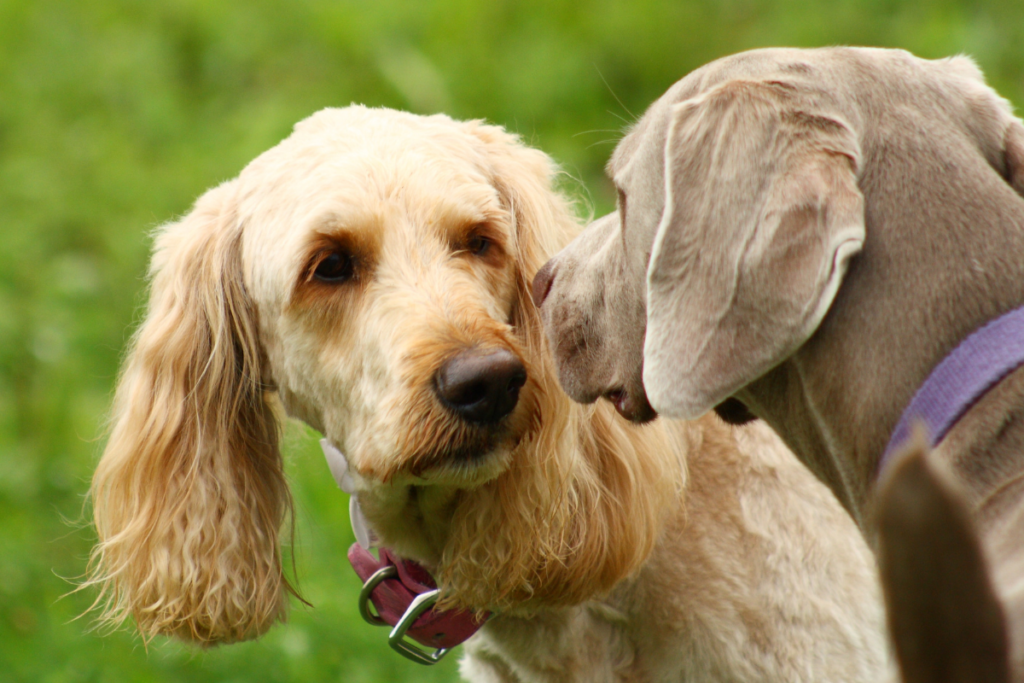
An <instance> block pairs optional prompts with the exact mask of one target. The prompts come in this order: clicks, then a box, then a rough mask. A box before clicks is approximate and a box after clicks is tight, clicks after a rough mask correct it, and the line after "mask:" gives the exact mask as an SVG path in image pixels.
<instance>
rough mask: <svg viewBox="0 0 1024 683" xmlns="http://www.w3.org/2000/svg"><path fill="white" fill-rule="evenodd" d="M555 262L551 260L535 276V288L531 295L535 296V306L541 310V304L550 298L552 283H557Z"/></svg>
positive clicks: (532, 289)
mask: <svg viewBox="0 0 1024 683" xmlns="http://www.w3.org/2000/svg"><path fill="white" fill-rule="evenodd" d="M556 270H557V269H556V268H555V260H554V259H551V260H550V261H548V262H547V263H545V264H544V265H543V266H541V268H540V270H538V271H537V274H536V275H534V276H533V287H532V288H531V291H530V293H531V294H532V295H533V304H534V305H535V306H536V307H537V308H540V307H541V304H543V303H544V299H547V298H548V292H550V291H551V283H552V282H554V281H555V271H556Z"/></svg>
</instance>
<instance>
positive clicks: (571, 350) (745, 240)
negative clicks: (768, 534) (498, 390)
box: [533, 48, 1013, 421]
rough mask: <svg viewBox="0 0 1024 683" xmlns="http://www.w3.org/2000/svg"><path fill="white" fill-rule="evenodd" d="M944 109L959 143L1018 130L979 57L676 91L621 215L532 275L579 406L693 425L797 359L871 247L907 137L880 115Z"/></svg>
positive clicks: (653, 116) (802, 56) (629, 181)
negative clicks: (875, 167)
mask: <svg viewBox="0 0 1024 683" xmlns="http://www.w3.org/2000/svg"><path fill="white" fill-rule="evenodd" d="M865 74H868V75H870V78H866V77H864V75H865ZM936 101H940V102H942V103H943V104H942V107H941V108H939V109H938V110H937V111H938V113H937V114H935V115H937V116H938V115H941V116H942V117H946V118H947V119H948V123H947V124H943V125H944V126H945V128H943V130H951V131H955V135H956V139H954V138H952V137H951V138H950V140H951V141H950V143H949V146H950V148H952V147H953V145H955V144H960V142H959V141H960V140H963V139H968V138H970V139H972V140H975V141H972V142H971V144H978V142H977V141H976V139H977V138H978V131H977V130H975V129H976V128H978V126H977V125H975V123H974V122H977V121H978V120H979V115H978V112H977V111H975V109H977V108H984V110H985V111H986V112H988V113H989V114H990V115H989V116H988V119H992V124H991V125H989V126H988V127H987V128H986V130H985V131H983V132H985V133H986V135H985V136H982V137H986V136H987V135H988V133H989V132H991V133H992V134H993V135H995V136H996V137H998V134H999V131H1002V130H1004V129H1005V128H1006V126H1007V125H1009V124H1008V123H1007V122H1009V121H1012V120H1013V119H1012V114H1010V112H1009V108H1008V107H1007V106H1006V105H1005V102H1004V101H1002V100H1001V99H1000V98H999V97H998V96H997V95H995V94H994V93H993V92H992V91H991V90H990V89H989V88H988V87H987V86H985V84H984V80H983V77H982V76H981V73H980V72H979V71H978V69H977V67H976V66H975V65H974V63H973V62H972V61H971V60H970V59H968V58H963V57H956V58H952V59H947V60H937V61H927V60H922V59H917V58H915V57H913V56H912V55H910V54H908V53H906V52H903V51H897V50H879V49H865V48H834V49H823V50H793V49H772V50H757V51H752V52H747V53H742V54H739V55H734V56H732V57H727V58H725V59H721V60H718V61H716V62H713V63H711V64H709V65H707V66H705V67H703V68H701V69H698V70H697V71H694V72H693V73H691V74H690V75H688V76H687V77H686V78H684V79H683V80H681V81H679V82H678V83H676V84H675V85H674V86H673V87H672V88H671V89H669V91H668V92H667V93H665V95H664V96H663V97H661V98H660V99H659V100H658V101H656V102H655V103H654V104H653V105H652V106H651V107H650V109H649V110H648V111H647V112H646V113H645V114H644V116H643V117H642V118H641V119H640V121H639V122H638V123H637V124H636V126H635V127H634V128H633V129H632V130H631V131H630V132H629V133H628V134H627V135H626V137H625V138H624V139H623V140H622V141H621V142H620V143H619V145H618V147H617V148H616V150H615V152H614V154H613V155H612V158H611V160H610V162H609V163H608V167H607V171H608V175H609V176H610V177H611V179H612V181H613V182H614V184H615V187H616V189H617V191H618V211H617V212H615V213H612V214H610V215H608V216H605V217H603V218H601V219H599V220H597V221H595V222H593V223H592V224H591V225H590V226H589V227H588V228H587V229H586V230H585V231H584V232H583V233H582V234H581V235H580V237H579V238H578V239H577V240H576V241H574V242H573V243H571V244H570V245H569V246H568V247H567V248H565V249H564V250H563V251H561V252H560V253H559V254H557V255H556V256H555V257H554V258H553V259H551V261H549V262H548V263H547V264H545V266H544V268H542V269H541V271H540V272H539V273H538V275H537V277H536V279H535V281H534V290H533V293H534V300H535V302H536V303H538V305H540V304H543V306H542V314H543V318H544V321H545V326H546V329H547V332H548V336H549V339H550V341H551V342H552V348H553V350H554V354H555V357H556V360H557V363H558V366H559V373H560V378H561V381H562V384H563V386H564V388H565V390H566V391H567V392H568V394H569V395H570V396H571V397H572V398H573V399H575V400H577V401H593V400H596V399H597V398H599V397H601V396H605V397H608V398H610V399H611V400H613V401H614V402H615V404H616V406H617V407H618V408H619V411H620V412H621V413H622V414H623V415H625V416H626V417H628V418H630V419H632V420H634V421H644V420H647V419H651V418H652V417H653V416H654V415H655V414H657V413H663V414H665V415H666V416H670V417H683V418H693V417H696V416H699V415H700V414H702V413H704V412H706V411H707V410H709V409H710V408H712V407H715V406H720V404H722V402H723V401H727V400H729V399H730V397H731V396H733V395H734V394H735V393H736V392H737V391H739V390H741V389H743V388H744V387H745V386H747V385H748V384H750V383H751V382H753V381H755V380H757V379H758V378H759V377H761V376H762V375H764V374H765V373H767V372H768V371H770V370H771V369H772V368H774V367H775V366H777V365H779V364H780V363H782V362H784V361H785V360H786V359H787V358H788V357H789V356H790V355H792V354H793V353H794V352H795V351H796V350H797V349H798V348H799V347H800V346H801V345H803V344H804V343H805V342H806V341H807V340H808V339H809V338H810V337H811V335H813V334H814V333H815V331H816V330H817V328H818V326H819V324H820V323H821V321H822V319H823V318H824V317H825V315H826V313H827V312H828V310H829V307H830V306H831V304H832V302H833V300H834V299H835V297H836V294H837V291H838V289H839V286H840V283H841V282H842V281H843V277H844V275H845V273H846V271H847V266H848V265H849V263H850V261H851V258H852V257H853V256H854V255H856V254H857V253H858V252H860V251H861V248H862V245H863V243H864V240H865V234H866V227H865V226H866V222H867V221H866V219H865V200H864V195H863V194H862V189H861V187H860V182H861V180H862V176H863V174H864V173H865V167H866V166H868V165H869V164H870V159H871V158H872V157H873V156H877V154H879V153H884V151H885V146H884V141H885V139H886V135H887V133H886V131H887V129H886V127H885V126H903V129H907V128H908V124H907V122H906V121H897V120H895V119H893V120H892V121H887V120H884V117H881V116H880V114H879V112H883V111H886V112H889V111H896V112H899V111H904V112H911V113H910V114H909V116H910V117H911V118H912V119H913V120H912V121H910V123H913V122H914V121H917V120H919V118H920V117H918V118H913V117H915V116H918V114H915V113H914V112H924V113H927V112H931V111H932V110H935V109H936V105H935V104H934V103H935V102H936ZM972 107H974V108H975V109H972ZM933 114H934V112H933ZM921 115H922V116H923V115H924V114H921ZM988 119H986V120H988ZM948 124H952V125H951V126H950V125H948ZM972 126H973V127H972ZM910 128H913V126H910ZM989 129H990V130H989ZM904 132H905V130H904ZM939 142H941V141H939ZM980 142H981V143H984V140H982V141H980ZM996 142H1001V140H999V141H996ZM985 144H987V143H985ZM995 145H996V143H995V142H994V143H993V144H992V146H993V148H994V147H995ZM879 149H881V150H882V151H881V152H878V150H879ZM655 411H656V412H655ZM720 413H721V411H720Z"/></svg>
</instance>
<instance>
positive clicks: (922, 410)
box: [878, 307, 1024, 472]
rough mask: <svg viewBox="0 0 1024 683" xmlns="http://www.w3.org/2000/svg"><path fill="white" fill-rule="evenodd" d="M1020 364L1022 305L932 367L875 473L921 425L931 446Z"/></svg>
mask: <svg viewBox="0 0 1024 683" xmlns="http://www.w3.org/2000/svg"><path fill="white" fill-rule="evenodd" d="M1022 364H1024V307H1021V308H1018V309H1016V310H1013V311H1010V312H1009V313H1006V314H1004V315H1002V316H1000V317H999V318H996V319H995V320H991V321H989V322H988V323H986V324H985V325H984V326H983V327H981V328H979V329H977V330H975V331H974V332H973V333H972V334H971V335H970V336H969V337H967V339H965V340H963V341H962V342H961V343H960V345H959V346H958V347H956V348H955V349H953V352H952V353H950V354H949V355H948V356H946V357H945V359H943V361H942V362H941V363H939V364H938V366H936V368H935V369H934V370H933V371H932V374H931V375H929V376H928V379H927V380H925V383H924V384H923V385H921V388H920V389H918V390H917V393H916V394H914V398H913V400H911V401H910V405H908V406H907V409H906V410H904V411H903V416H902V417H900V421H899V423H898V424H897V425H896V429H895V431H893V433H892V438H891V439H889V445H888V446H886V448H885V453H884V454H883V455H882V459H881V461H880V462H879V463H878V472H881V471H882V469H883V468H884V467H885V465H886V463H887V462H888V461H889V458H890V457H892V454H893V453H894V452H895V451H896V450H898V449H899V448H900V446H902V445H903V443H904V442H905V441H906V440H907V438H909V436H910V431H911V428H912V427H913V425H914V424H915V423H917V422H919V421H923V422H924V424H925V426H926V427H927V429H928V438H929V439H930V445H931V446H932V447H934V446H935V445H936V444H938V443H939V442H940V441H942V439H943V437H945V436H946V433H947V432H948V431H949V430H950V429H951V428H952V427H953V425H955V424H956V423H957V420H959V419H960V418H961V417H963V415H964V413H966V412H967V411H968V409H970V407H971V406H973V405H974V404H975V402H976V401H977V400H978V399H979V398H981V397H982V396H983V395H984V394H985V392H987V391H988V390H989V389H991V388H992V387H993V386H995V385H996V384H997V383H998V382H999V381H1000V380H1001V379H1003V378H1004V377H1006V376H1007V375H1008V374H1010V373H1011V372H1013V371H1014V370H1016V369H1017V368H1018V367H1020V366H1021V365H1022Z"/></svg>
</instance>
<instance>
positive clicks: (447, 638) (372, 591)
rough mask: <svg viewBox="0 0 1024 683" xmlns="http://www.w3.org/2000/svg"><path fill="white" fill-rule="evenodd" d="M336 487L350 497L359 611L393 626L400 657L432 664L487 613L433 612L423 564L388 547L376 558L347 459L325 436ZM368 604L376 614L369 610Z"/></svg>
mask: <svg viewBox="0 0 1024 683" xmlns="http://www.w3.org/2000/svg"><path fill="white" fill-rule="evenodd" d="M320 446H321V448H322V449H323V451H324V456H325V457H326V458H327V464H328V466H329V467H330V468H331V474H332V475H333V476H334V479H335V481H337V482H338V486H339V487H340V488H341V489H342V490H343V491H345V492H346V493H348V494H349V495H350V496H352V497H351V499H350V501H349V517H350V519H351V521H352V530H353V531H354V532H355V535H356V539H357V540H358V541H359V542H358V543H354V544H352V547H351V548H349V549H348V561H349V562H350V563H351V564H352V568H353V569H355V572H356V574H358V575H359V578H360V579H362V581H363V590H362V591H361V593H360V595H359V612H360V614H361V615H362V616H363V619H365V620H366V621H367V622H368V623H370V624H373V625H374V626H385V625H386V626H393V627H394V628H393V629H392V631H391V633H390V635H389V636H388V644H389V645H390V646H391V647H392V648H393V649H395V650H396V651H398V652H399V653H400V654H402V655H403V656H405V657H408V658H409V659H411V660H413V661H414V662H418V663H420V664H434V663H436V662H438V661H440V660H441V658H442V657H444V656H445V655H446V654H447V653H448V651H449V650H450V649H451V648H453V647H455V646H456V645H459V644H460V643H462V642H464V641H466V640H467V639H468V638H469V637H470V636H472V635H473V634H474V633H476V632H477V631H478V630H480V627H481V626H483V625H484V623H485V622H486V621H487V619H488V618H489V617H490V615H489V614H483V615H481V616H479V617H478V616H477V615H475V614H474V613H473V612H468V611H466V610H435V609H434V607H433V606H434V603H435V602H437V598H438V595H439V593H440V591H439V590H438V588H437V582H436V581H434V578H433V577H432V576H431V575H430V572H428V571H427V570H426V569H425V568H424V567H423V566H422V565H420V564H419V563H418V562H414V561H413V560H403V559H401V558H399V557H397V556H396V555H395V554H394V553H393V552H392V551H391V550H389V549H388V548H385V547H380V548H379V551H378V554H379V555H380V560H377V559H376V558H374V556H373V555H372V554H371V553H370V547H372V546H375V545H377V537H376V535H375V534H374V533H373V530H372V529H370V528H369V525H368V524H367V522H366V518H365V517H364V516H363V511H362V509H361V508H360V507H359V502H358V501H357V500H356V496H355V493H356V485H355V481H354V479H353V477H352V475H351V473H349V471H348V460H347V459H346V458H345V455H344V454H343V453H342V452H341V451H339V450H338V449H337V448H335V447H334V446H333V445H332V444H331V443H330V442H329V441H328V440H327V439H321V440H320ZM371 602H372V603H373V606H374V608H375V609H376V610H377V614H376V615H375V614H373V613H372V612H371V611H370V608H369V603H371ZM405 636H409V638H411V639H413V640H415V641H416V642H418V643H420V644H421V645H426V646H428V647H434V648H437V649H436V650H435V651H434V652H426V651H424V650H421V649H420V648H418V647H416V646H415V645H412V644H410V643H408V642H406V640H405Z"/></svg>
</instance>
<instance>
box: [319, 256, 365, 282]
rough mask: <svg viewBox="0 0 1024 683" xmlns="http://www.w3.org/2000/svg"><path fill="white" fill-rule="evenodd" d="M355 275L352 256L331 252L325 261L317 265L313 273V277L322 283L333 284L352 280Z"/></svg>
mask: <svg viewBox="0 0 1024 683" xmlns="http://www.w3.org/2000/svg"><path fill="white" fill-rule="evenodd" d="M354 274H355V263H354V260H353V258H352V255H351V254H346V253H342V252H337V251H334V252H331V253H330V255H328V256H327V257H326V258H325V259H324V260H322V261H320V263H319V264H317V267H316V270H315V271H313V277H315V278H316V279H317V280H320V281H321V282H330V283H332V284H335V283H339V282H346V281H347V280H351V279H352V276H353V275H354Z"/></svg>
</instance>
